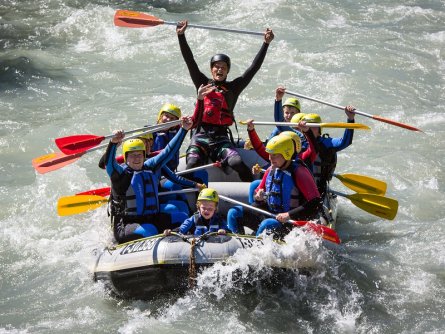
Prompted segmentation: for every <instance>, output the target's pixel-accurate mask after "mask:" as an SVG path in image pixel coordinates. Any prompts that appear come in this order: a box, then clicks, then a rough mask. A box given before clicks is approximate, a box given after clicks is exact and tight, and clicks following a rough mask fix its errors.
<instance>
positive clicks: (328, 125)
mask: <svg viewBox="0 0 445 334" xmlns="http://www.w3.org/2000/svg"><path fill="white" fill-rule="evenodd" d="M312 124H314V123H308V124H306V125H307V126H309V127H310V126H311V125H312ZM319 125H320V127H322V128H342V129H354V130H371V128H370V127H369V126H367V125H365V124H361V123H342V122H338V123H319Z"/></svg>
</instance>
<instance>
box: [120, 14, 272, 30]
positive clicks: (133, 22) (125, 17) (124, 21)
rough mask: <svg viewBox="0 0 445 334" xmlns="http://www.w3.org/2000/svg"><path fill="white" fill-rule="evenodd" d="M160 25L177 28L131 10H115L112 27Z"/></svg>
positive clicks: (212, 28)
mask: <svg viewBox="0 0 445 334" xmlns="http://www.w3.org/2000/svg"><path fill="white" fill-rule="evenodd" d="M160 24H168V25H173V26H177V25H178V23H177V22H169V21H164V20H162V19H160V18H158V17H156V16H153V15H149V14H145V13H141V12H135V11H131V10H117V11H116V13H115V14H114V25H115V26H118V27H127V28H146V27H154V26H157V25H160ZM188 27H192V28H200V29H208V30H218V31H228V32H235V33H239V34H248V35H257V36H263V35H264V33H262V32H256V31H250V30H240V29H229V28H221V27H214V26H205V25H198V24H188Z"/></svg>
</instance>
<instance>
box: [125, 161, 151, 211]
mask: <svg viewBox="0 0 445 334" xmlns="http://www.w3.org/2000/svg"><path fill="white" fill-rule="evenodd" d="M124 173H132V177H131V181H130V184H129V186H128V189H127V191H126V193H125V200H124V201H125V203H124V204H125V209H124V215H126V216H134V215H137V216H145V215H151V214H155V213H158V212H159V201H158V183H159V180H158V178H157V176H156V175H155V174H154V173H153V172H152V171H151V170H148V169H143V170H141V171H133V170H132V169H131V168H129V167H128V166H126V167H124Z"/></svg>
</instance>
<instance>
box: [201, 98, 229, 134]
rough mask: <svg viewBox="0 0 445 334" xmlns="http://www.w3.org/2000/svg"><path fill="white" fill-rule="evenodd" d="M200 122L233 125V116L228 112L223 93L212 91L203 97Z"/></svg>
mask: <svg viewBox="0 0 445 334" xmlns="http://www.w3.org/2000/svg"><path fill="white" fill-rule="evenodd" d="M202 122H203V123H207V124H213V125H225V126H230V125H232V124H233V114H232V113H231V112H230V111H229V108H228V106H227V102H226V98H225V97H224V93H223V92H220V91H213V92H211V93H209V94H208V95H206V96H205V97H204V113H203V114H202Z"/></svg>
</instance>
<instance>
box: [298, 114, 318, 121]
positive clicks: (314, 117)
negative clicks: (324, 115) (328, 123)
mask: <svg viewBox="0 0 445 334" xmlns="http://www.w3.org/2000/svg"><path fill="white" fill-rule="evenodd" d="M302 120H303V121H305V122H306V123H321V117H320V115H318V114H306V115H304V117H303V119H302Z"/></svg>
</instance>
